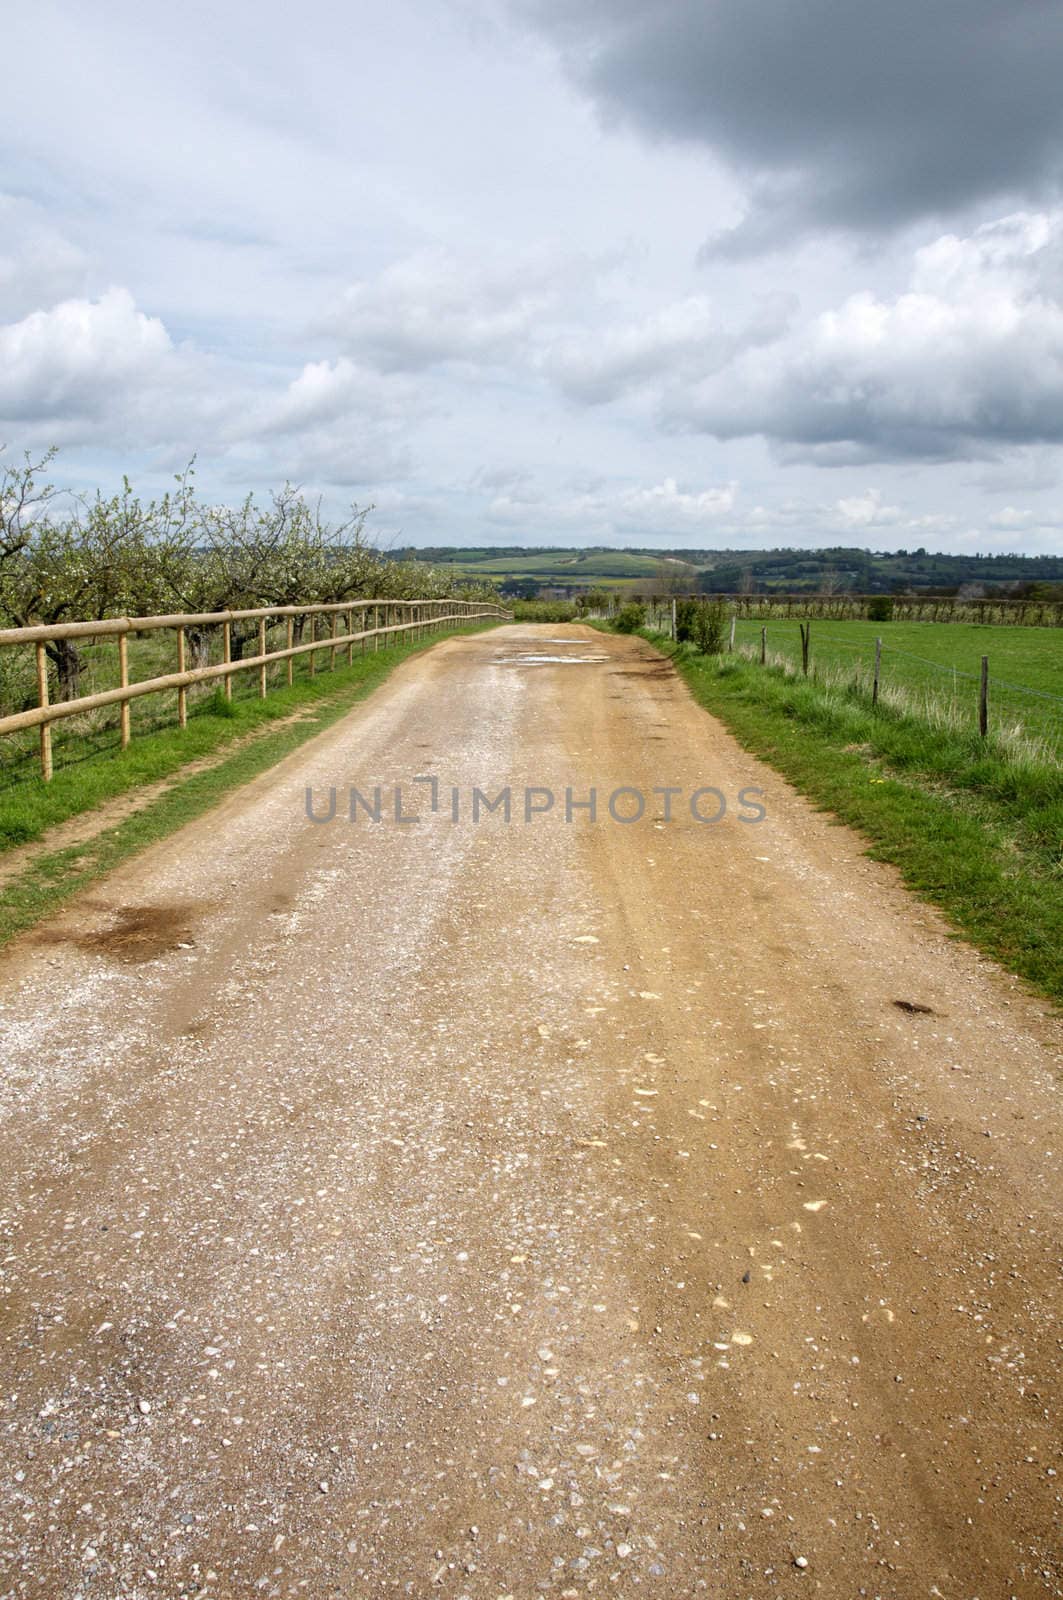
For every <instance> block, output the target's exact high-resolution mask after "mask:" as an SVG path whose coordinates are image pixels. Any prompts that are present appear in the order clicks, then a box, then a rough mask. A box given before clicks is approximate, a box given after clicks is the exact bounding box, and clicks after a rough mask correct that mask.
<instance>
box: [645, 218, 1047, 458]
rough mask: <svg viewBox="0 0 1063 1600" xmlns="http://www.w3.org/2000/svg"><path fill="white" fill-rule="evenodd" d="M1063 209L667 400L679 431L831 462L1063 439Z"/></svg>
mask: <svg viewBox="0 0 1063 1600" xmlns="http://www.w3.org/2000/svg"><path fill="white" fill-rule="evenodd" d="M1061 261H1063V214H1061V213H1052V214H1045V213H1037V214H1032V215H1028V214H1019V215H1015V216H1011V217H1006V218H1004V219H1002V220H1001V221H999V222H995V223H992V224H989V225H986V226H984V227H982V228H980V229H979V230H978V231H977V232H975V233H974V234H973V235H971V236H970V237H967V238H957V237H955V236H953V235H946V236H944V237H942V238H940V239H938V240H937V241H936V242H935V243H933V244H931V245H929V246H928V247H927V248H925V249H923V250H920V251H919V252H918V253H917V254H916V255H915V258H914V261H913V265H912V271H911V279H910V286H909V287H908V289H907V290H906V291H905V292H904V293H902V294H899V295H897V296H895V297H893V298H883V297H880V296H878V295H876V294H875V293H874V292H872V291H871V290H861V291H859V292H857V293H855V294H852V295H850V296H849V297H848V298H847V299H846V300H844V301H843V303H842V304H841V305H840V306H839V307H837V308H836V309H833V310H827V311H824V312H823V313H821V314H820V315H819V316H817V317H816V318H814V319H813V320H812V321H811V322H810V323H807V324H806V325H804V326H802V327H800V328H798V329H797V330H796V331H795V332H793V333H792V334H791V335H789V336H788V337H786V338H784V339H781V340H779V341H776V342H775V343H772V344H769V345H765V346H762V347H759V348H757V349H752V350H748V351H744V352H743V353H742V354H740V355H739V357H738V358H737V359H736V360H735V362H733V363H732V364H731V365H730V366H729V367H728V368H727V369H726V370H724V371H722V372H721V373H719V374H715V375H713V376H711V377H709V378H708V379H707V380H705V381H703V382H701V383H697V384H693V385H690V386H688V387H687V388H686V389H684V390H682V391H681V392H677V393H675V394H673V395H672V397H671V399H670V414H671V418H672V420H673V422H675V423H676V424H678V425H681V426H689V427H692V428H695V429H701V430H704V431H705V432H707V433H712V434H715V435H716V436H717V437H720V438H735V437H738V436H740V435H743V434H757V433H759V434H764V435H765V436H766V437H768V438H769V439H772V440H774V441H777V442H779V443H780V444H782V445H785V446H789V447H791V450H793V448H794V447H796V453H798V454H804V455H805V456H808V457H811V458H813V459H819V460H822V461H824V462H827V463H830V462H832V461H846V460H848V461H858V460H870V459H890V458H898V457H906V456H911V457H924V458H930V459H939V460H948V459H950V458H955V457H961V458H962V457H965V458H973V457H978V456H991V455H993V454H994V453H996V452H999V451H1000V450H1001V449H1004V448H1006V447H1008V446H1010V445H1015V444H1019V443H1025V442H1029V441H1051V442H1054V443H1057V442H1059V441H1063V276H1061V272H1060V266H1061Z"/></svg>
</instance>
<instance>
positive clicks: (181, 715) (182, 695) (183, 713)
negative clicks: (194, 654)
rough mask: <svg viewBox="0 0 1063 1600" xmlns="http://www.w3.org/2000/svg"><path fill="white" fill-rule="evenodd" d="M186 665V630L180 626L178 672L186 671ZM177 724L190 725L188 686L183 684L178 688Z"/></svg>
mask: <svg viewBox="0 0 1063 1600" xmlns="http://www.w3.org/2000/svg"><path fill="white" fill-rule="evenodd" d="M186 665H187V664H186V657H185V630H184V629H183V628H178V630H177V670H178V672H184V671H186ZM177 726H178V727H179V728H187V727H188V690H187V689H186V688H184V687H183V686H182V687H181V688H180V689H178V691H177Z"/></svg>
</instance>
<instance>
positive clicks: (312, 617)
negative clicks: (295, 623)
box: [306, 611, 317, 677]
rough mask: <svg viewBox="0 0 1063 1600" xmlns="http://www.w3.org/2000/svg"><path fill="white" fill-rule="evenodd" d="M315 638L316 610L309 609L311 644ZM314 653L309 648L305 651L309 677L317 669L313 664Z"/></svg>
mask: <svg viewBox="0 0 1063 1600" xmlns="http://www.w3.org/2000/svg"><path fill="white" fill-rule="evenodd" d="M316 638H317V612H316V611H311V613H310V643H311V644H313V642H314V640H315V639H316ZM315 653H316V652H315V651H313V650H310V651H308V652H307V657H306V659H307V660H308V661H309V663H310V676H311V677H313V676H314V673H315V672H316V671H317V668H316V666H315V665H314V655H315Z"/></svg>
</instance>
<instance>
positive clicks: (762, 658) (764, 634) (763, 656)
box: [760, 628, 768, 667]
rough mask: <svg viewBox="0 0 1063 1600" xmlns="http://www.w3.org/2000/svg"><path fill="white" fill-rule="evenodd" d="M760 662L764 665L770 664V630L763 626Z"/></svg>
mask: <svg viewBox="0 0 1063 1600" xmlns="http://www.w3.org/2000/svg"><path fill="white" fill-rule="evenodd" d="M760 664H761V666H762V667H765V666H767V664H768V630H767V628H761V630H760Z"/></svg>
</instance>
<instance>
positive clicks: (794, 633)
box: [735, 620, 1063, 756]
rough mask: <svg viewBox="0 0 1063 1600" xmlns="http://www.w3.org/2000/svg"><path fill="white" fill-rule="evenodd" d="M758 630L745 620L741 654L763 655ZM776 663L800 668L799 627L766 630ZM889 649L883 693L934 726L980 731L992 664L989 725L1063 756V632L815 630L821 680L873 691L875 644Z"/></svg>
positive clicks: (885, 625) (950, 625) (837, 626)
mask: <svg viewBox="0 0 1063 1600" xmlns="http://www.w3.org/2000/svg"><path fill="white" fill-rule="evenodd" d="M760 629H761V624H760V623H759V622H752V621H751V622H747V621H743V620H739V622H738V623H737V626H736V630H735V642H736V644H737V645H738V646H739V648H743V647H745V648H747V649H752V650H753V651H754V652H755V653H759V650H760ZM767 630H768V632H767V643H768V654H769V657H776V658H781V659H784V660H786V661H788V662H790V663H796V664H797V665H800V661H801V639H800V634H799V631H798V625H797V623H796V622H782V621H774V622H768V623H767ZM876 637H878V638H881V640H882V670H881V680H880V682H881V690H880V692H881V693H882V694H883V695H884V696H885V697H886V698H887V699H889V697H891V696H893V697H894V698H895V699H896V700H897V702H898V704H899V703H900V701H901V700H902V698H904V697H907V700H908V702H909V704H910V706H911V707H912V709H914V710H916V711H918V710H919V709H920V708H922V709H923V710H924V711H925V712H926V713H927V714H928V716H929V717H930V720H932V721H940V722H946V723H948V724H949V725H950V726H955V727H956V728H963V727H964V726H970V727H975V726H977V719H978V679H979V674H980V672H981V661H982V657H983V655H986V656H988V657H989V725H990V729H991V730H994V729H996V730H997V731H1002V730H1012V731H1014V730H1016V729H1018V728H1021V729H1022V730H1023V731H1024V732H1025V733H1027V734H1029V735H1030V736H1031V738H1033V739H1034V740H1039V741H1043V742H1044V744H1045V746H1046V747H1047V748H1048V749H1050V750H1051V751H1053V752H1054V753H1055V754H1056V755H1057V756H1060V755H1063V629H1059V628H1026V627H1007V626H999V625H998V626H994V627H988V626H979V625H978V624H975V623H963V622H818V621H813V623H812V649H811V665H812V668H813V670H814V672H816V673H817V675H821V674H824V673H826V674H829V675H830V676H831V677H832V678H835V679H838V680H841V681H846V680H847V681H849V682H853V683H855V684H857V685H858V686H860V687H863V688H865V689H867V688H869V686H870V683H871V679H872V673H873V667H874V659H875V639H876Z"/></svg>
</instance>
